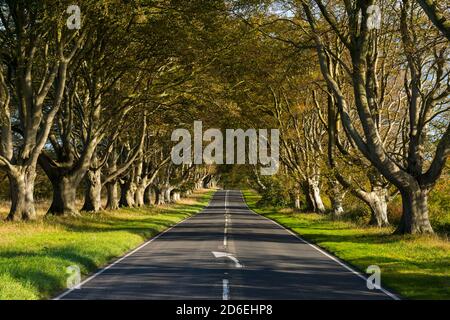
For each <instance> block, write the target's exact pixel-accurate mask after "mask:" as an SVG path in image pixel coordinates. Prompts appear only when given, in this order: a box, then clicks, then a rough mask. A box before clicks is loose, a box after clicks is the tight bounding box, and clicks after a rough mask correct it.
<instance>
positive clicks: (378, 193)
mask: <svg viewBox="0 0 450 320" xmlns="http://www.w3.org/2000/svg"><path fill="white" fill-rule="evenodd" d="M388 192H389V191H388V190H387V189H386V188H381V187H375V188H374V189H373V190H372V191H371V192H368V193H367V196H366V198H367V201H366V202H367V205H368V206H369V207H370V210H371V212H372V217H371V220H370V224H371V225H375V226H377V227H386V226H389V220H388V216H387V206H388V201H387V200H388Z"/></svg>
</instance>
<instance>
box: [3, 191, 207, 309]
mask: <svg viewBox="0 0 450 320" xmlns="http://www.w3.org/2000/svg"><path fill="white" fill-rule="evenodd" d="M212 193H213V192H212V191H209V192H206V193H205V192H203V193H197V194H195V195H194V196H193V197H192V198H189V199H186V200H183V201H182V202H180V203H178V204H174V205H170V206H161V207H153V208H142V209H120V210H117V211H113V212H103V213H100V214H83V215H82V216H81V217H79V218H51V219H45V220H42V221H38V222H32V223H2V224H0V235H1V236H0V300H4V299H21V300H22V299H46V298H50V297H52V296H54V295H55V294H57V293H58V292H60V291H61V290H63V289H64V288H65V286H66V279H67V277H68V274H66V268H67V267H68V266H71V265H77V266H78V267H79V268H80V269H81V272H82V274H83V275H84V276H86V275H87V274H89V273H90V272H92V271H94V270H96V269H97V268H98V267H101V266H103V265H105V264H107V263H108V262H110V261H111V260H112V259H114V258H116V257H119V256H121V255H123V254H124V253H126V252H127V251H129V250H131V249H133V248H135V247H136V246H138V245H139V244H141V243H143V242H144V241H145V240H146V239H148V238H151V237H152V236H154V235H156V234H158V233H160V232H161V231H163V230H165V229H167V228H169V227H170V226H172V225H174V224H176V223H177V222H179V221H181V220H183V219H184V218H186V217H188V216H190V215H192V214H194V213H197V212H198V211H200V210H201V209H202V208H203V207H204V206H205V205H206V204H207V202H208V201H209V199H210V197H211V196H212Z"/></svg>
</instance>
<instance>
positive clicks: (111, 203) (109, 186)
mask: <svg viewBox="0 0 450 320" xmlns="http://www.w3.org/2000/svg"><path fill="white" fill-rule="evenodd" d="M106 195H107V200H106V209H108V210H117V209H119V197H118V192H117V182H116V181H113V182H108V183H106Z"/></svg>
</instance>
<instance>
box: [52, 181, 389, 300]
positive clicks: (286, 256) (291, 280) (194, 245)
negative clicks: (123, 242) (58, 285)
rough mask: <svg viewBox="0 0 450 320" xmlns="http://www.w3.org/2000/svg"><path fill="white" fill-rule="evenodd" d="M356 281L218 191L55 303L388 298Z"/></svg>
mask: <svg viewBox="0 0 450 320" xmlns="http://www.w3.org/2000/svg"><path fill="white" fill-rule="evenodd" d="M392 298H393V297H392V296H390V293H389V292H387V291H385V290H383V291H382V290H376V289H375V290H369V289H367V286H366V281H365V279H364V277H363V276H362V275H361V274H358V273H356V272H354V271H353V270H352V269H351V268H349V267H348V266H346V265H343V264H342V262H340V261H338V260H337V259H336V258H334V257H332V256H330V255H328V254H326V253H325V252H323V251H321V250H320V249H318V248H317V247H314V246H312V245H310V244H308V243H306V242H304V241H303V240H302V239H300V238H298V237H296V236H295V235H293V234H292V233H290V232H289V231H287V230H286V229H284V228H283V227H281V226H279V225H277V224H276V223H274V222H273V221H271V220H268V219H266V218H264V217H262V216H259V215H257V214H255V213H253V212H252V211H251V210H249V209H248V208H247V205H246V204H245V202H244V200H243V197H242V194H241V192H240V191H235V190H229V191H225V190H221V191H218V192H217V193H216V194H215V195H214V197H213V199H212V200H211V202H210V204H209V206H208V207H206V208H205V209H204V210H203V211H202V212H201V213H200V214H198V215H196V216H194V217H191V218H189V219H187V220H185V221H183V222H182V223H180V224H178V225H176V226H175V227H173V228H172V229H170V230H169V231H167V232H165V233H163V234H161V235H160V236H158V237H157V238H156V239H154V240H152V241H150V242H147V243H146V244H144V245H143V246H141V247H140V248H139V249H137V250H135V251H134V252H132V253H131V254H129V255H127V256H126V257H124V258H122V259H120V260H118V261H117V262H116V263H114V264H112V265H110V266H108V267H107V268H106V269H103V270H100V271H99V272H98V273H97V274H95V275H94V276H93V277H91V278H89V279H88V280H87V281H84V282H83V283H82V285H81V289H78V290H72V291H67V292H65V293H63V295H61V296H59V297H58V298H57V299H120V300H126V299H139V300H141V299H162V300H167V299H215V300H218V299H223V300H228V299H230V300H235V299H236V300H237V299H271V300H272V299H273V300H276V299H392Z"/></svg>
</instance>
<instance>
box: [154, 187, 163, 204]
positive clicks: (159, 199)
mask: <svg viewBox="0 0 450 320" xmlns="http://www.w3.org/2000/svg"><path fill="white" fill-rule="evenodd" d="M155 198H156V199H155V204H156V205H158V206H159V205H162V204H164V203H165V202H164V191H163V189H159V188H158V189H156V190H155Z"/></svg>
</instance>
